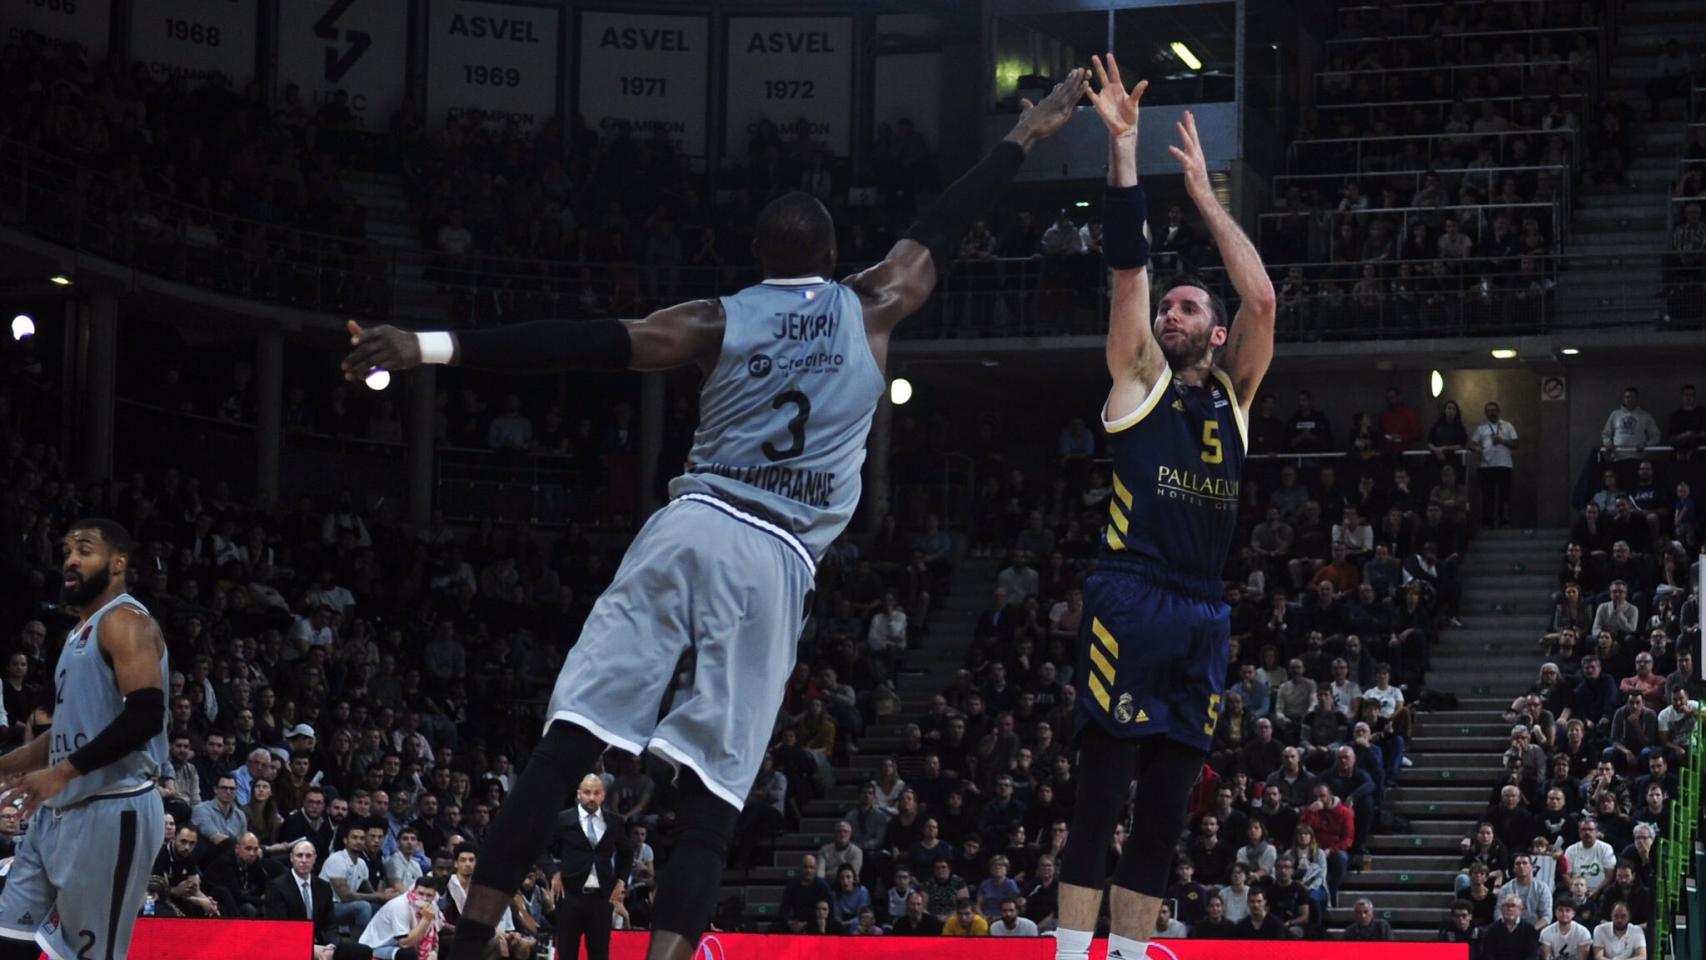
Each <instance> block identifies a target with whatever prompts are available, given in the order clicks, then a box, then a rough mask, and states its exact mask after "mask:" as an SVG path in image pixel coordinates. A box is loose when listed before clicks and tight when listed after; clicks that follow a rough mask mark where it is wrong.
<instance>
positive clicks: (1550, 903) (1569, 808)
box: [1441, 387, 1706, 960]
mask: <svg viewBox="0 0 1706 960" xmlns="http://www.w3.org/2000/svg"><path fill="white" fill-rule="evenodd" d="M1700 420H1701V416H1700V414H1699V412H1698V408H1697V407H1696V406H1695V403H1694V390H1693V388H1692V387H1687V388H1685V392H1684V399H1683V406H1682V407H1681V408H1680V409H1679V410H1678V411H1677V412H1676V413H1674V414H1673V415H1672V418H1671V428H1670V430H1669V431H1668V432H1667V433H1666V434H1664V435H1663V437H1664V439H1667V440H1668V441H1669V442H1670V443H1672V444H1673V445H1674V448H1675V450H1676V454H1677V457H1678V460H1679V461H1680V462H1676V461H1673V462H1669V463H1665V464H1655V463H1654V462H1653V461H1652V460H1650V459H1647V458H1645V456H1644V455H1643V454H1642V453H1640V451H1641V450H1642V449H1643V448H1645V447H1649V446H1657V445H1658V441H1659V440H1660V439H1661V434H1660V431H1659V428H1658V426H1657V424H1656V422H1655V421H1654V419H1653V417H1652V416H1651V415H1650V414H1647V413H1646V412H1645V411H1644V410H1642V409H1641V408H1640V405H1639V395H1638V393H1636V392H1635V391H1634V390H1630V391H1627V392H1626V393H1625V395H1624V400H1623V403H1622V405H1621V406H1619V407H1618V408H1617V409H1616V410H1614V411H1612V414H1611V415H1610V417H1608V419H1607V422H1606V428H1605V435H1604V445H1605V459H1606V463H1607V469H1606V470H1605V472H1604V482H1603V486H1602V488H1601V489H1600V490H1599V491H1598V492H1597V493H1595V494H1594V495H1593V497H1592V498H1591V499H1589V500H1588V501H1587V502H1586V503H1585V504H1584V505H1583V506H1582V508H1581V509H1580V511H1579V512H1578V513H1577V516H1576V519H1575V521H1574V523H1573V525H1572V527H1571V530H1570V535H1569V539H1568V542H1567V543H1566V544H1565V545H1564V546H1563V548H1562V551H1561V554H1560V558H1559V566H1558V572H1557V580H1556V589H1555V590H1554V591H1553V593H1552V595H1551V600H1552V613H1551V615H1550V617H1549V618H1548V622H1547V624H1546V627H1545V630H1544V631H1543V632H1542V636H1541V637H1540V640H1539V647H1540V650H1541V652H1542V654H1543V656H1544V657H1545V662H1544V663H1543V664H1542V665H1541V666H1540V668H1539V670H1538V676H1537V677H1536V679H1535V682H1534V684H1533V685H1532V686H1531V687H1530V688H1529V690H1528V691H1527V692H1525V693H1523V694H1522V695H1520V696H1518V697H1517V698H1516V699H1515V700H1514V701H1512V703H1511V704H1510V707H1509V710H1508V711H1507V712H1506V713H1505V720H1507V721H1508V722H1510V723H1511V724H1512V726H1511V728H1510V738H1509V744H1510V745H1509V748H1508V749H1507V750H1506V751H1505V753H1504V757H1503V760H1504V766H1505V771H1506V772H1505V776H1504V778H1503V781H1502V782H1501V783H1499V784H1496V785H1495V786H1494V788H1493V791H1492V793H1491V795H1490V796H1489V797H1488V804H1487V809H1486V812H1485V814H1484V815H1483V817H1482V819H1481V820H1480V821H1479V822H1478V823H1477V825H1476V828H1475V830H1474V832H1473V833H1472V834H1471V835H1469V836H1466V837H1464V838H1463V840H1462V861H1461V864H1460V867H1459V870H1458V876H1457V878H1456V880H1455V883H1454V891H1455V894H1456V896H1457V899H1456V900H1455V901H1454V902H1453V904H1452V908H1451V909H1452V916H1451V917H1450V918H1448V919H1446V920H1445V921H1444V923H1443V924H1442V926H1441V938H1442V939H1449V940H1465V939H1474V940H1476V941H1478V943H1479V946H1478V948H1477V949H1479V950H1480V951H1481V953H1480V955H1481V956H1482V957H1485V958H1488V960H1495V958H1503V957H1521V956H1530V955H1532V951H1533V950H1534V949H1535V945H1536V944H1543V945H1545V946H1546V948H1547V949H1548V951H1550V952H1549V953H1548V955H1555V954H1556V951H1558V950H1561V949H1565V948H1568V949H1570V950H1572V951H1573V950H1575V949H1578V948H1580V947H1581V946H1582V945H1584V944H1588V943H1591V944H1592V945H1593V946H1594V947H1596V948H1604V949H1605V950H1606V951H1607V952H1606V953H1605V954H1603V955H1604V956H1611V957H1618V956H1631V955H1632V954H1631V953H1629V952H1626V951H1627V950H1628V949H1629V948H1630V947H1631V946H1634V945H1641V946H1644V948H1645V949H1646V950H1648V951H1649V952H1648V954H1647V955H1648V956H1654V955H1656V953H1655V952H1653V951H1655V950H1656V947H1657V945H1656V944H1655V943H1654V942H1653V939H1652V938H1653V929H1652V922H1653V920H1654V918H1655V913H1656V910H1657V909H1658V907H1657V906H1656V905H1655V902H1654V894H1655V882H1656V873H1657V869H1658V864H1657V858H1656V852H1655V846H1654V845H1655V842H1656V840H1657V839H1658V838H1659V837H1661V836H1664V835H1665V834H1666V832H1667V830H1668V828H1669V826H1670V822H1671V819H1672V816H1673V813H1674V810H1673V804H1674V802H1675V800H1676V799H1677V784H1678V775H1679V772H1680V771H1682V770H1683V769H1684V766H1685V764H1686V762H1687V760H1688V753H1687V744H1688V739H1689V737H1690V735H1691V733H1692V732H1693V731H1694V729H1695V727H1696V725H1697V724H1698V723H1699V713H1700V701H1701V699H1702V697H1703V695H1706V682H1702V680H1701V678H1700V673H1699V667H1698V665H1697V664H1696V663H1695V655H1694V652H1693V651H1694V650H1695V648H1697V647H1698V644H1699V610H1698V604H1699V597H1698V596H1697V595H1696V594H1695V593H1694V592H1693V590H1692V585H1693V582H1694V576H1693V573H1692V567H1691V565H1692V563H1693V562H1694V559H1693V558H1694V551H1695V550H1696V549H1697V546H1696V545H1697V544H1698V542H1699V540H1698V524H1697V522H1696V518H1695V516H1694V511H1693V500H1692V497H1691V495H1690V492H1689V486H1688V483H1687V482H1686V481H1683V480H1680V479H1678V477H1679V476H1680V474H1681V473H1682V469H1683V468H1685V467H1686V466H1687V465H1688V462H1689V460H1690V459H1691V457H1692V455H1693V452H1694V450H1695V448H1696V447H1697V446H1698V439H1697V437H1698V431H1699V428H1700V426H1701V424H1700ZM1661 467H1664V468H1668V472H1671V473H1672V474H1673V477H1672V478H1671V480H1670V481H1669V482H1667V481H1666V480H1665V479H1664V478H1663V477H1662V474H1663V473H1664V472H1667V471H1666V470H1662V469H1661ZM1620 476H1622V477H1624V479H1623V480H1621V481H1620V480H1619V477H1620ZM1673 490H1674V495H1673ZM1525 951H1526V952H1525ZM1599 955H1601V954H1599V953H1598V951H1597V949H1596V951H1595V956H1599Z"/></svg>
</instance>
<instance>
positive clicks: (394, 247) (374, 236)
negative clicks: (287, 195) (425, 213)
mask: <svg viewBox="0 0 1706 960" xmlns="http://www.w3.org/2000/svg"><path fill="white" fill-rule="evenodd" d="M343 185H344V189H345V190H346V191H348V192H349V195H350V197H352V198H353V199H354V200H355V201H356V202H357V203H359V204H361V206H362V207H363V208H364V209H365V210H366V211H367V238H368V239H369V240H371V241H373V242H374V243H376V244H378V245H379V246H380V247H382V248H383V250H382V254H383V255H393V254H395V253H402V254H404V256H402V257H399V258H398V261H397V269H396V274H395V275H396V278H397V281H396V290H395V295H396V301H397V302H396V309H397V312H398V313H399V314H400V315H402V316H407V317H411V318H415V319H419V320H422V321H427V320H437V321H440V322H442V323H446V324H447V323H448V322H449V320H450V312H451V311H450V297H449V296H447V295H445V294H443V293H440V292H439V290H438V287H437V285H436V284H433V283H430V282H428V281H427V280H426V279H425V277H424V272H425V266H426V259H425V258H426V256H427V255H426V254H425V253H424V252H423V251H422V250H421V236H420V232H421V231H420V223H419V221H418V220H417V219H416V217H415V213H414V211H413V210H411V209H410V208H409V198H408V195H407V194H405V193H404V192H403V185H402V183H401V182H399V181H398V179H397V177H396V176H395V175H393V174H388V173H364V172H362V171H358V170H350V171H348V172H347V173H345V174H344V177H343Z"/></svg>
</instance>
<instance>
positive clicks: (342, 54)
mask: <svg viewBox="0 0 1706 960" xmlns="http://www.w3.org/2000/svg"><path fill="white" fill-rule="evenodd" d="M408 31H409V8H408V5H407V4H403V3H397V2H396V0H290V2H288V3H282V4H280V5H279V8H278V87H279V89H280V90H283V89H284V88H285V87H287V86H289V85H290V84H293V83H294V84H296V85H297V86H298V87H300V88H301V90H302V101H303V104H304V106H305V107H306V109H307V110H308V112H309V113H313V112H314V111H315V110H317V109H319V106H320V104H321V103H322V102H324V101H325V99H326V98H327V97H329V96H330V95H331V94H333V93H334V92H336V91H338V90H343V91H345V92H347V93H348V94H349V108H350V112H351V113H354V114H355V119H356V125H357V126H359V127H360V128H361V129H363V130H367V131H369V132H373V133H383V132H384V131H385V129H386V126H387V125H388V124H389V123H390V122H391V115H392V114H394V113H396V112H397V108H398V107H400V106H402V103H403V92H404V89H405V84H406V82H407V80H408V76H407V66H406V64H407V62H408V44H409V33H408Z"/></svg>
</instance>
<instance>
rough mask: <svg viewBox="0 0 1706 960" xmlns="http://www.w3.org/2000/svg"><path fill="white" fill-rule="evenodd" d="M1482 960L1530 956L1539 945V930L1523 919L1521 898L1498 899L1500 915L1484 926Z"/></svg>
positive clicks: (1528, 958) (1516, 959) (1522, 959)
mask: <svg viewBox="0 0 1706 960" xmlns="http://www.w3.org/2000/svg"><path fill="white" fill-rule="evenodd" d="M1480 940H1481V957H1482V960H1531V958H1532V957H1534V956H1535V955H1536V952H1537V951H1538V950H1539V949H1540V931H1539V930H1538V929H1537V928H1536V927H1535V926H1534V924H1532V923H1525V922H1523V919H1522V898H1521V897H1518V896H1514V895H1513V896H1506V897H1503V898H1501V899H1500V900H1499V919H1497V920H1495V921H1493V922H1492V923H1489V924H1488V925H1487V926H1485V927H1483V928H1482V929H1481V938H1480Z"/></svg>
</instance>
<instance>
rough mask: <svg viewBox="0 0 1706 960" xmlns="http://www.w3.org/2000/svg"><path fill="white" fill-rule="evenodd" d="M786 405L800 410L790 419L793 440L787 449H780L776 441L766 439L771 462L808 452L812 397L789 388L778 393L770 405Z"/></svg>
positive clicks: (778, 408)
mask: <svg viewBox="0 0 1706 960" xmlns="http://www.w3.org/2000/svg"><path fill="white" fill-rule="evenodd" d="M786 406H793V407H795V408H796V409H797V410H798V411H799V412H798V413H796V414H794V418H793V419H792V420H789V421H788V436H789V438H790V439H792V440H793V442H792V443H790V444H789V445H788V447H787V449H779V448H778V447H777V446H776V445H775V444H774V443H771V442H770V441H768V440H766V441H764V446H763V450H764V455H765V456H766V457H769V458H770V462H771V463H777V462H780V461H782V460H792V459H794V458H795V457H797V456H799V455H800V454H802V453H805V452H806V421H807V420H809V419H811V415H812V398H811V397H808V396H806V395H805V394H804V393H801V392H800V391H798V390H788V391H786V392H783V393H778V394H777V395H776V398H775V399H774V400H771V401H770V407H771V409H773V410H780V409H782V408H783V407H786Z"/></svg>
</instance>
